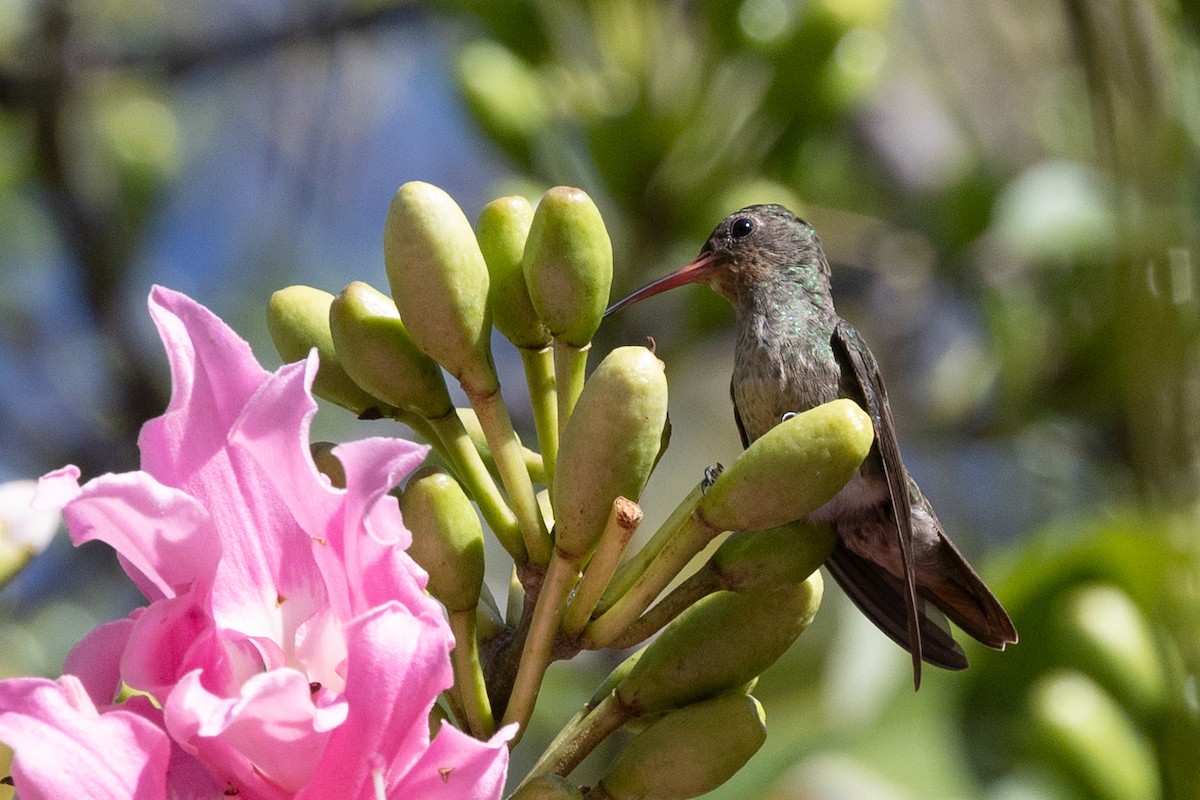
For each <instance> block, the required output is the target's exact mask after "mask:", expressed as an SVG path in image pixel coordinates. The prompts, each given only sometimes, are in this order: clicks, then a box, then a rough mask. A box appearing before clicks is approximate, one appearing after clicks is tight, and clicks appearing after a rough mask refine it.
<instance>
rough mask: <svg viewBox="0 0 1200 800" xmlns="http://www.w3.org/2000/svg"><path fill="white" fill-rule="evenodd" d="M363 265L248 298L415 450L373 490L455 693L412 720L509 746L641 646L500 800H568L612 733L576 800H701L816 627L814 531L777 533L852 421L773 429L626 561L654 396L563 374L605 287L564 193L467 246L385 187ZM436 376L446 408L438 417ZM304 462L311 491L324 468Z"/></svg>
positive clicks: (848, 406)
mask: <svg viewBox="0 0 1200 800" xmlns="http://www.w3.org/2000/svg"><path fill="white" fill-rule="evenodd" d="M384 255H385V261H386V266H387V274H388V280H389V283H390V289H391V292H390V296H389V295H387V294H384V293H382V292H379V291H377V290H376V289H373V288H372V287H370V286H368V285H367V284H365V283H361V282H354V283H351V284H350V285H348V286H347V287H346V288H345V289H343V290H342V292H341V293H340V294H338V295H337V296H333V295H330V294H328V293H325V292H321V291H318V290H316V289H312V288H309V287H303V286H292V287H289V288H286V289H282V290H280V291H279V292H276V293H275V295H274V296H273V297H272V299H271V302H270V306H269V321H270V330H271V334H272V337H273V339H274V341H275V344H276V347H277V348H278V350H279V352H280V354H281V355H282V356H283V357H284V359H285V360H295V359H299V358H303V357H304V356H305V355H306V354H307V353H308V352H309V351H310V349H311V348H313V347H315V348H317V350H318V351H319V355H320V368H319V372H318V375H317V378H316V381H315V385H314V391H315V392H316V393H317V394H318V395H320V396H322V397H324V398H325V399H326V400H329V401H331V402H333V403H335V404H337V405H340V406H342V407H344V408H347V409H349V410H350V411H352V412H354V413H356V414H358V415H360V416H362V417H364V418H393V419H395V420H398V421H401V422H403V423H404V424H406V425H408V426H409V427H411V428H412V429H413V430H414V431H415V432H416V433H417V434H418V435H419V436H421V437H423V438H424V439H426V441H427V442H428V443H429V444H430V445H431V447H432V451H431V455H430V457H429V462H428V464H427V466H426V467H425V468H423V469H421V470H419V471H418V472H417V473H415V474H414V475H413V476H412V477H411V478H410V479H409V481H408V482H407V484H406V485H405V486H404V487H403V488H402V489H398V491H399V492H400V506H401V511H402V514H403V517H404V522H405V525H406V526H407V527H408V528H409V529H410V530H411V531H412V535H413V545H412V548H411V551H410V554H411V555H412V557H413V558H414V559H415V560H416V561H417V562H418V563H419V564H420V565H421V566H422V567H423V568H424V569H425V570H426V571H428V573H429V583H428V586H427V591H428V592H429V593H430V594H431V595H432V596H434V597H435V598H436V599H438V600H439V601H440V602H441V603H442V604H443V605H444V606H445V608H446V611H447V614H448V616H449V619H450V624H451V626H452V628H453V630H454V633H455V636H456V642H457V644H456V647H455V650H454V652H453V654H452V660H453V666H454V676H455V683H454V686H453V688H452V689H451V690H449V691H448V692H446V693H445V695H444V697H443V700H444V708H440V710H439V708H435V712H436V713H439V714H441V715H444V716H445V717H446V718H448V719H449V721H450V722H451V723H452V724H455V725H458V726H459V727H460V728H462V729H463V730H466V731H469V732H470V733H472V734H473V735H475V736H477V737H480V738H485V737H488V736H489V735H491V734H492V733H493V731H494V730H496V728H497V727H498V726H501V725H506V724H509V723H517V724H518V726H519V729H518V733H517V737H516V738H519V737H520V732H523V730H524V729H525V727H526V725H527V723H528V722H529V719H530V716H531V715H532V713H533V709H534V705H535V702H536V700H537V696H538V691H539V689H540V687H541V685H542V681H543V678H544V676H545V673H546V669H547V667H548V666H549V665H550V663H551V662H552V661H555V660H563V659H569V658H573V657H574V656H576V655H577V654H579V653H580V652H581V651H584V650H597V649H601V648H612V649H620V650H624V649H627V648H633V647H637V646H638V645H641V644H643V643H644V642H645V641H646V640H648V639H650V638H651V637H652V636H654V635H655V634H659V635H658V636H657V637H656V638H654V640H653V641H652V642H651V643H650V644H648V645H646V646H644V647H642V648H641V649H639V650H637V651H636V652H634V653H633V655H631V656H629V658H628V659H626V660H625V661H624V662H623V663H622V664H621V665H620V666H619V667H617V669H616V670H614V671H613V673H612V674H611V675H610V676H609V677H608V678H607V679H606V681H605V682H604V683H603V684H602V685H601V686H600V687H599V689H598V690H597V691H596V693H595V695H594V697H593V699H592V701H591V702H589V703H588V704H586V705H585V707H584V708H583V709H582V710H580V711H579V713H577V714H576V715H575V716H574V718H572V719H571V720H570V721H569V722H567V723H566V725H565V726H564V727H563V728H562V730H561V732H560V733H559V735H558V736H557V737H556V738H555V739H554V741H553V742H552V743H551V744H550V746H549V748H548V749H547V750H546V752H545V753H544V754H543V755H542V756H541V758H540V759H539V760H538V761H537V764H536V766H535V767H534V769H533V770H532V771H531V772H530V773H529V775H528V776H527V777H526V778H525V780H524V781H523V782H522V783H521V785H520V788H519V789H518V790H517V792H516V794H515V795H514V797H519V798H560V797H561V798H569V797H580V796H581V794H580V789H579V787H577V786H575V785H573V784H572V783H571V782H570V781H569V780H568V778H569V776H570V774H571V772H572V770H573V769H574V768H575V766H576V765H578V764H579V763H580V762H581V761H582V759H583V758H584V757H586V756H587V755H588V753H590V752H591V751H592V750H593V749H594V748H595V747H596V746H597V745H598V744H599V743H600V742H602V741H604V739H605V738H606V737H608V736H609V735H610V734H612V733H613V732H615V731H617V730H619V729H622V728H625V729H630V730H634V731H636V733H635V735H634V736H632V738H630V739H628V741H627V742H626V743H625V745H624V747H623V749H622V750H620V752H619V754H618V755H617V756H616V758H615V759H614V760H613V761H612V763H611V764H610V765H609V766H608V768H607V770H606V771H605V773H604V775H603V777H602V778H601V779H600V781H599V783H598V784H597V785H595V786H592V787H590V789H589V791H588V797H612V798H638V797H671V798H685V797H695V796H697V795H700V794H703V793H704V792H707V791H709V790H711V789H712V788H714V787H715V786H717V785H719V784H720V783H722V782H723V781H725V780H726V779H727V778H728V777H729V776H730V775H732V774H733V773H734V772H736V771H737V770H738V769H739V768H740V767H741V766H742V765H743V764H744V763H745V762H746V760H747V759H749V758H750V756H751V755H753V753H754V752H755V751H756V750H757V748H758V747H759V746H760V745H761V743H762V741H763V739H764V736H765V729H764V727H763V712H762V708H761V707H760V706H759V704H758V702H757V701H756V700H755V699H754V698H753V697H752V696H751V695H750V694H749V692H750V691H751V689H752V688H753V686H754V683H755V681H756V679H757V676H758V675H759V674H760V673H761V672H762V671H763V670H764V669H766V668H767V667H768V666H770V665H771V664H772V663H773V662H774V661H775V660H776V659H777V658H778V657H779V656H780V655H782V654H783V652H784V651H785V650H786V649H787V648H788V647H789V646H790V645H791V644H792V642H793V641H794V640H795V639H796V637H798V636H799V635H800V633H801V632H802V631H803V630H804V629H805V627H806V626H807V625H808V624H809V622H810V621H811V620H812V618H813V616H814V614H815V613H816V610H817V607H818V605H819V603H820V599H821V593H822V584H821V577H820V574H819V573H818V572H816V569H817V567H818V566H819V565H820V564H821V563H822V562H823V561H824V560H825V558H826V557H827V556H828V554H829V552H830V550H831V548H832V546H833V541H834V540H833V534H832V532H831V531H830V530H829V529H828V528H826V527H822V526H813V525H808V524H805V523H803V522H797V521H796V520H802V519H803V518H804V517H805V516H806V515H807V514H808V513H809V512H811V511H812V510H813V509H815V508H817V507H819V506H820V505H822V504H823V503H825V502H826V501H827V500H828V499H830V498H831V497H832V496H833V495H834V494H836V493H837V492H838V491H839V490H840V489H841V487H842V486H843V485H844V484H845V483H846V481H848V480H849V478H850V477H851V475H852V474H853V473H854V471H855V470H856V469H857V468H858V466H859V464H860V463H861V461H862V460H863V459H864V458H865V457H866V455H867V453H868V451H869V449H870V447H871V445H872V441H873V428H872V425H871V422H870V420H869V418H868V417H867V416H866V414H864V413H863V411H862V410H861V409H859V407H858V406H857V405H855V404H854V403H852V402H850V401H848V400H839V401H835V402H832V403H829V404H827V405H824V406H820V407H818V408H815V409H813V410H811V411H808V412H805V413H802V414H799V415H796V416H794V417H792V418H790V419H788V420H786V421H784V422H782V423H781V424H780V425H778V426H776V427H775V428H774V429H772V430H771V431H770V432H769V433H768V434H767V435H765V436H763V437H762V438H760V439H758V440H757V441H756V442H754V444H753V445H751V447H750V448H749V449H748V450H746V451H745V452H744V453H743V454H742V455H741V456H740V457H738V459H737V460H736V461H734V462H733V463H732V464H731V465H730V466H729V468H728V469H725V470H724V471H723V472H721V473H720V474H719V475H718V476H717V477H716V478H715V479H712V480H705V481H698V484H697V487H696V489H695V490H693V491H692V492H691V493H690V494H689V495H688V496H687V497H685V498H684V499H683V501H682V502H681V503H680V504H679V505H678V506H677V508H676V510H675V511H674V512H673V513H671V514H670V515H669V516H668V518H667V520H666V521H665V522H664V523H663V524H662V526H661V527H660V528H659V529H658V530H657V531H656V532H654V533H653V534H652V535H650V536H649V537H645V541H644V544H642V545H641V546H640V547H639V548H637V550H636V552H632V553H627V552H626V551H627V550H629V549H631V542H632V541H633V540H634V534H635V532H636V530H637V528H638V525H639V523H640V522H641V519H642V512H641V508H640V507H639V505H638V501H639V499H640V495H641V493H642V490H643V488H644V487H645V485H646V483H647V480H648V479H649V477H650V474H651V472H652V470H653V469H654V468H655V466H656V465H657V464H658V462H659V460H660V459H661V458H662V456H663V453H664V451H665V450H666V447H667V441H668V438H669V435H668V434H669V423H668V420H667V382H666V378H665V374H664V365H663V364H662V362H661V361H660V360H659V359H658V358H657V357H656V356H655V354H654V353H653V352H652V351H651V350H649V349H647V348H645V347H640V346H636V347H621V348H618V349H616V350H614V351H612V352H611V353H609V354H608V355H607V356H606V357H605V358H604V359H603V360H602V361H601V362H600V363H599V364H598V365H597V366H596V368H595V369H594V371H593V372H592V373H591V375H590V376H586V364H587V358H588V353H589V349H590V347H591V340H592V337H593V334H594V333H595V331H596V329H597V328H598V327H599V325H600V322H601V320H602V318H603V314H604V308H605V306H606V304H607V303H608V299H609V297H608V295H609V288H610V284H611V279H612V248H611V245H610V242H609V237H608V233H607V231H606V230H605V226H604V223H603V220H602V219H601V216H600V213H599V211H598V210H597V208H596V206H595V204H594V203H593V202H592V200H591V199H590V198H589V197H588V196H587V195H586V194H585V193H584V192H582V191H580V190H578V189H572V188H567V187H558V188H554V189H551V190H549V191H548V192H546V194H545V195H544V196H543V197H542V199H541V201H540V202H539V204H538V206H537V208H536V210H535V209H534V208H533V207H532V206H531V205H530V204H529V202H527V201H526V200H525V199H523V198H520V197H505V198H500V199H498V200H495V201H493V202H492V203H490V204H488V205H487V206H486V207H485V208H484V210H483V212H482V214H481V215H480V219H479V221H478V224H477V226H475V228H474V229H473V228H472V226H471V224H470V222H469V221H468V220H467V218H466V217H465V216H464V214H463V212H462V210H461V209H460V208H459V207H458V205H457V204H456V203H455V202H454V200H453V199H451V198H450V196H449V195H447V194H446V193H445V192H443V191H442V190H440V189H438V188H436V187H434V186H431V185H429V184H426V183H419V182H413V183H407V184H405V185H403V186H401V187H400V189H399V190H398V191H397V193H396V195H395V198H394V199H393V201H392V204H391V207H390V209H389V212H388V217H387V223H386V226H385V232H384ZM493 325H494V326H495V328H496V329H498V330H499V331H500V333H501V334H503V335H504V336H505V337H506V338H507V339H508V340H509V341H511V342H512V344H513V345H515V346H516V348H517V350H518V352H519V353H520V355H521V357H522V360H523V364H524V368H525V376H526V380H527V383H528V387H529V394H530V398H531V405H532V411H533V418H534V422H535V428H536V434H537V445H538V447H537V450H536V451H535V450H533V449H530V448H528V447H526V446H524V445H523V444H522V443H521V442H520V440H519V439H518V437H517V435H516V433H515V432H514V430H513V425H512V422H511V418H510V415H509V412H508V409H507V407H506V406H505V403H504V400H503V397H502V394H501V384H500V380H499V377H498V375H497V372H496V368H495V362H494V360H493V357H492V351H491V340H492V327H493ZM445 374H449V375H450V376H452V377H453V378H454V379H456V380H457V381H458V382H459V383H460V385H461V387H462V390H463V392H464V393H465V395H466V397H467V399H468V400H469V401H470V404H471V408H470V409H465V408H456V407H455V406H454V404H453V402H452V400H451V397H450V394H449V392H448V390H447V387H446V383H445V379H444V375H445ZM585 376H586V380H585ZM314 452H315V456H316V460H317V463H318V465H319V466H320V467H321V468H322V469H323V471H325V472H326V474H328V475H330V477H331V479H332V480H333V481H334V482H335V483H336V482H337V480H338V477H337V476H338V465H337V463H336V459H333V458H332V457H331V456H329V454H328V451H327V450H326V449H323V448H320V447H315V451H314ZM697 477H698V478H699V477H700V469H699V467H698V468H697ZM477 511H478V514H477ZM480 516H482V518H483V521H484V522H485V523H486V527H487V528H488V529H490V531H491V532H492V534H493V535H494V536H495V537H496V538H497V540H498V541H499V543H500V544H501V545H502V546H503V548H504V550H505V551H506V552H507V553H508V555H509V556H511V558H512V562H513V566H512V580H511V585H510V591H509V596H508V598H507V602H506V603H504V605H503V607H504V609H505V610H504V611H501V610H500V608H501V605H500V604H499V603H497V602H496V600H495V598H494V597H493V595H492V594H491V592H490V591H489V590H488V587H487V586H486V584H485V583H484V547H483V536H484V526H483V525H481V524H480V519H479V517H480ZM730 531H734V532H735V533H732V534H731V535H729V536H728V537H727V538H726V539H725V541H724V542H723V543H722V544H721V546H720V547H719V548H718V549H716V550H715V551H714V553H713V555H712V556H711V557H710V558H709V559H708V561H707V563H705V564H704V565H703V566H702V567H701V568H700V569H699V570H697V571H696V572H694V573H693V574H692V575H691V576H690V577H688V578H687V579H686V580H683V581H682V582H680V583H678V585H677V586H676V587H675V588H673V589H672V590H671V591H670V592H668V593H666V594H665V595H664V596H662V597H661V598H660V595H662V594H663V592H664V590H666V589H667V587H668V585H670V584H671V583H672V582H673V581H674V580H675V578H676V577H677V576H679V575H680V573H681V572H682V571H684V570H685V568H686V567H687V566H688V564H689V563H690V562H691V561H692V560H693V559H694V558H695V557H696V556H697V555H698V554H699V553H700V552H701V551H702V550H704V549H705V547H706V546H707V545H709V544H710V543H711V542H713V540H714V539H716V538H717V537H719V536H722V535H724V534H726V533H727V532H730ZM639 538H640V537H639ZM656 601H657V602H656ZM516 738H514V742H515V741H516Z"/></svg>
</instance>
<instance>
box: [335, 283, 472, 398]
mask: <svg viewBox="0 0 1200 800" xmlns="http://www.w3.org/2000/svg"><path fill="white" fill-rule="evenodd" d="M329 327H330V331H331V333H332V335H333V345H334V348H335V349H336V350H337V354H338V358H339V359H340V360H341V362H342V366H343V368H344V369H345V370H346V374H348V375H349V376H350V377H351V378H353V379H354V382H355V383H357V384H358V385H359V386H361V387H363V388H364V389H366V390H367V391H368V392H370V393H371V394H373V395H375V396H376V397H379V398H381V399H383V400H385V401H386V402H388V403H391V404H392V405H394V406H396V407H397V408H401V409H403V410H405V411H408V412H411V413H413V414H416V415H417V416H420V417H424V418H426V419H439V418H441V417H444V416H445V415H447V414H449V413H450V412H451V411H452V410H453V409H454V404H453V403H452V402H451V401H450V393H449V392H448V391H447V390H446V380H445V378H443V377H442V369H441V367H439V366H438V365H437V363H436V362H435V361H434V360H433V359H431V358H430V357H429V356H427V355H425V353H424V351H422V350H421V349H420V348H419V347H417V343H416V342H414V341H413V339H412V336H410V335H409V333H408V329H407V328H405V327H404V323H403V322H402V321H401V320H400V312H399V311H397V310H396V304H395V303H393V302H392V298H390V297H388V296H387V295H385V294H383V293H382V292H379V291H376V290H375V289H374V288H372V287H371V286H368V285H367V284H365V283H363V282H362V281H354V282H353V283H351V284H349V285H348V286H347V287H346V288H345V289H342V291H341V293H339V294H338V296H337V297H335V298H333V303H332V305H330V307H329Z"/></svg>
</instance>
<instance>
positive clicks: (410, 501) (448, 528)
mask: <svg viewBox="0 0 1200 800" xmlns="http://www.w3.org/2000/svg"><path fill="white" fill-rule="evenodd" d="M400 514H401V516H402V517H403V518H404V525H405V527H407V528H408V529H409V530H410V531H412V538H413V542H412V546H411V547H409V549H408V554H409V555H410V556H412V558H413V560H414V561H416V562H417V563H418V564H420V565H421V568H422V569H424V570H425V571H426V572H428V573H429V585H428V586H426V587H425V588H426V589H428V591H429V593H430V594H431V595H433V596H434V597H436V598H437V599H438V600H440V601H441V602H442V604H443V605H444V606H446V610H447V611H450V612H456V611H472V610H474V609H475V607H476V605H478V603H479V593H480V589H481V587H482V586H483V528H482V526H481V525H480V524H479V517H478V516H476V514H475V508H474V506H472V505H471V501H470V500H468V499H467V496H466V495H465V494H464V493H463V490H462V488H461V487H459V485H458V482H457V481H455V480H454V479H453V478H451V477H450V476H449V475H446V474H445V473H443V472H436V471H434V470H432V469H429V468H424V469H421V470H418V471H417V472H416V473H414V474H413V477H412V478H410V479H409V481H408V485H407V486H405V487H404V492H403V493H402V494H401V495H400Z"/></svg>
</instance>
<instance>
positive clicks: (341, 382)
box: [267, 286, 394, 417]
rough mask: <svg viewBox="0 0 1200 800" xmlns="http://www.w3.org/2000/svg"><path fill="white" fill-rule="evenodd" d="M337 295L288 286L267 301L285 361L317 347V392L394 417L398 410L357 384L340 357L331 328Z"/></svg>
mask: <svg viewBox="0 0 1200 800" xmlns="http://www.w3.org/2000/svg"><path fill="white" fill-rule="evenodd" d="M332 304H333V295H331V294H330V293H329V292H324V291H321V290H320V289H314V288H313V287H311V286H288V287H286V288H284V289H280V290H279V291H277V292H275V293H274V294H272V295H271V299H270V301H269V302H268V303H267V329H268V330H269V331H270V333H271V340H272V341H273V342H274V343H275V349H276V350H278V351H279V356H280V358H282V359H283V360H284V361H285V362H288V363H291V362H293V361H302V360H303V359H305V358H307V357H308V353H309V351H310V350H311V349H312V348H314V347H315V348H317V354H318V357H319V358H320V364H319V366H318V367H317V377H316V380H315V381H313V393H315V394H316V395H317V396H318V397H323V398H325V399H326V400H328V401H329V402H331V403H335V404H337V405H339V406H341V407H342V408H346V409H349V410H350V411H353V412H354V413H355V414H359V415H362V416H375V417H381V416H382V417H390V416H392V415H393V413H394V409H392V408H391V407H389V406H388V405H387V404H386V403H384V402H383V401H382V400H380V399H379V398H376V397H374V396H373V395H371V394H370V392H368V391H366V390H365V389H363V388H362V387H360V386H359V385H358V384H357V383H355V382H354V381H353V380H352V379H351V378H350V376H349V375H348V374H346V370H345V369H344V368H343V367H342V364H341V362H340V361H339V360H338V357H337V353H336V351H335V350H334V347H333V334H332V333H331V332H330V330H329V307H330V306H331V305H332Z"/></svg>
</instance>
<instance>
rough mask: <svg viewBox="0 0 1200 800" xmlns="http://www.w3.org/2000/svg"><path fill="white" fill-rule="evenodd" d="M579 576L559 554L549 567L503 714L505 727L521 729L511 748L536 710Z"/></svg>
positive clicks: (571, 561)
mask: <svg viewBox="0 0 1200 800" xmlns="http://www.w3.org/2000/svg"><path fill="white" fill-rule="evenodd" d="M578 575H579V563H578V561H577V560H575V559H571V558H568V557H566V556H564V555H562V553H560V552H559V551H558V550H555V551H554V553H553V555H552V556H551V557H550V566H549V569H547V570H546V579H545V582H544V583H543V584H542V587H541V593H540V594H539V595H538V599H537V603H536V604H535V605H534V608H533V618H532V619H531V620H530V623H529V633H528V635H527V636H526V637H525V646H524V647H523V648H522V650H521V660H520V662H519V664H518V665H517V676H516V679H515V680H514V681H513V688H512V694H511V695H510V696H509V699H508V707H507V708H506V709H505V711H504V721H503V722H502V723H501V724H502V725H507V724H508V723H510V722H516V723H518V724H519V725H520V729H519V730H518V731H517V735H516V737H515V738H514V739H513V741H512V742H511V743H510V746H511V745H513V744H516V742H517V741H518V740H519V739H520V738H521V735H522V734H524V733H525V726H526V725H527V724H528V723H529V718H530V717H531V716H533V707H534V705H535V704H536V702H537V696H538V690H539V689H540V688H541V686H542V678H543V677H545V674H546V668H547V667H548V666H550V657H551V653H552V650H553V648H554V639H555V637H556V636H557V635H558V626H559V623H560V622H561V621H562V615H563V607H564V606H565V605H566V601H567V596H568V595H569V594H570V593H571V587H572V586H574V585H575V579H576V578H577V576H578Z"/></svg>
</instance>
